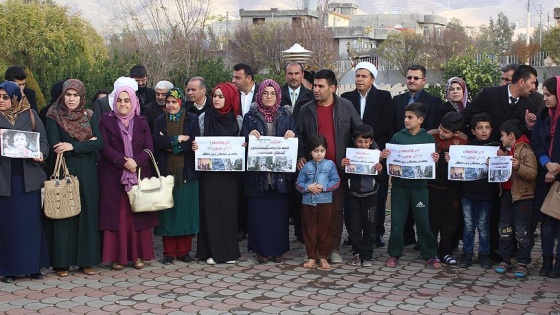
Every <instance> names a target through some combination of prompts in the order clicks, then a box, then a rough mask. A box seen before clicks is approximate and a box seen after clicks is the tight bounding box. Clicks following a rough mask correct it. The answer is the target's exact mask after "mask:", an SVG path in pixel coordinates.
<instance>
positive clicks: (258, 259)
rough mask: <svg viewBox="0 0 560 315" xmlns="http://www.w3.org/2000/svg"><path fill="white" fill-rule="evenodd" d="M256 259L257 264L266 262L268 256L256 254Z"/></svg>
mask: <svg viewBox="0 0 560 315" xmlns="http://www.w3.org/2000/svg"><path fill="white" fill-rule="evenodd" d="M257 261H258V262H259V264H266V263H267V262H268V257H264V256H259V255H257Z"/></svg>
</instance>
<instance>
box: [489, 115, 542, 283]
mask: <svg viewBox="0 0 560 315" xmlns="http://www.w3.org/2000/svg"><path fill="white" fill-rule="evenodd" d="M500 133H501V137H500V140H501V141H502V145H503V146H504V148H509V150H508V151H505V152H504V151H502V150H498V155H499V156H503V155H510V156H512V168H513V172H512V174H511V177H510V179H509V180H508V181H507V182H505V183H502V197H501V198H502V199H501V211H500V223H499V224H498V227H499V231H500V245H499V246H500V247H499V248H500V254H501V255H502V259H503V261H502V262H501V263H500V264H499V265H498V267H496V272H497V273H506V272H508V271H510V270H511V269H512V268H513V266H512V264H511V258H513V257H512V256H513V253H514V251H515V249H517V255H516V257H515V259H516V260H517V269H516V271H515V274H514V276H515V277H516V278H525V277H527V274H528V269H527V265H528V264H529V263H531V249H532V247H533V239H532V237H533V235H532V233H531V228H530V227H531V214H532V212H533V198H534V195H535V186H536V179H537V166H538V165H537V158H536V157H535V153H533V150H531V147H530V146H529V139H528V138H527V136H525V135H524V134H523V126H521V123H520V122H519V121H517V120H515V119H510V120H507V121H505V122H504V123H503V124H502V126H501V127H500ZM516 241H517V245H516V244H515V243H516Z"/></svg>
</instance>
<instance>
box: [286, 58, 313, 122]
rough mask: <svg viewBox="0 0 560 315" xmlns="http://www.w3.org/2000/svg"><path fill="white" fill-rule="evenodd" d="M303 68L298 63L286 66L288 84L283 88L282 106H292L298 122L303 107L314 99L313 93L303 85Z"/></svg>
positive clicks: (295, 119)
mask: <svg viewBox="0 0 560 315" xmlns="http://www.w3.org/2000/svg"><path fill="white" fill-rule="evenodd" d="M302 81H303V67H302V66H301V64H299V63H297V62H290V63H288V64H287V65H286V84H284V86H282V88H281V92H282V100H281V101H280V104H281V105H282V106H284V105H290V106H292V108H293V111H292V115H293V116H294V121H297V118H298V115H299V111H300V109H301V107H302V106H303V105H304V104H305V103H308V102H310V101H312V100H313V99H314V98H313V92H312V91H311V90H309V89H307V88H305V86H303V84H302Z"/></svg>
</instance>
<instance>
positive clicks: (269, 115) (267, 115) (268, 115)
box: [256, 79, 282, 123]
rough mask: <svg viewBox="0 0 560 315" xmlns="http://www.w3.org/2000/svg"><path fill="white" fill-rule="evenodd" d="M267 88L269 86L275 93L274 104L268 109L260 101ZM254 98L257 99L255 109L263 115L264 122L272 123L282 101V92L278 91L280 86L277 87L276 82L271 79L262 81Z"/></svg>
mask: <svg viewBox="0 0 560 315" xmlns="http://www.w3.org/2000/svg"><path fill="white" fill-rule="evenodd" d="M269 86H271V87H272V88H273V89H274V92H276V103H275V104H274V105H272V106H270V107H269V106H265V105H264V104H263V101H262V97H263V93H264V90H265V89H266V88H267V87H269ZM256 98H257V109H258V110H259V112H261V113H262V114H263V115H264V119H265V120H266V122H269V123H270V122H272V120H273V119H274V115H276V112H277V111H278V108H280V101H281V100H282V92H281V90H280V85H278V83H276V81H274V80H271V79H266V80H264V81H263V82H262V83H261V84H260V85H259V90H258V91H257V97H256Z"/></svg>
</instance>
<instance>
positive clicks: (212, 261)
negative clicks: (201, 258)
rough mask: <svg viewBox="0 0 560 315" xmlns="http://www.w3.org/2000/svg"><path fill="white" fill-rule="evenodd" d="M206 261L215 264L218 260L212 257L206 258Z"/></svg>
mask: <svg viewBox="0 0 560 315" xmlns="http://www.w3.org/2000/svg"><path fill="white" fill-rule="evenodd" d="M206 263H207V264H209V265H215V264H216V262H215V261H214V259H212V257H210V258H208V259H206Z"/></svg>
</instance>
